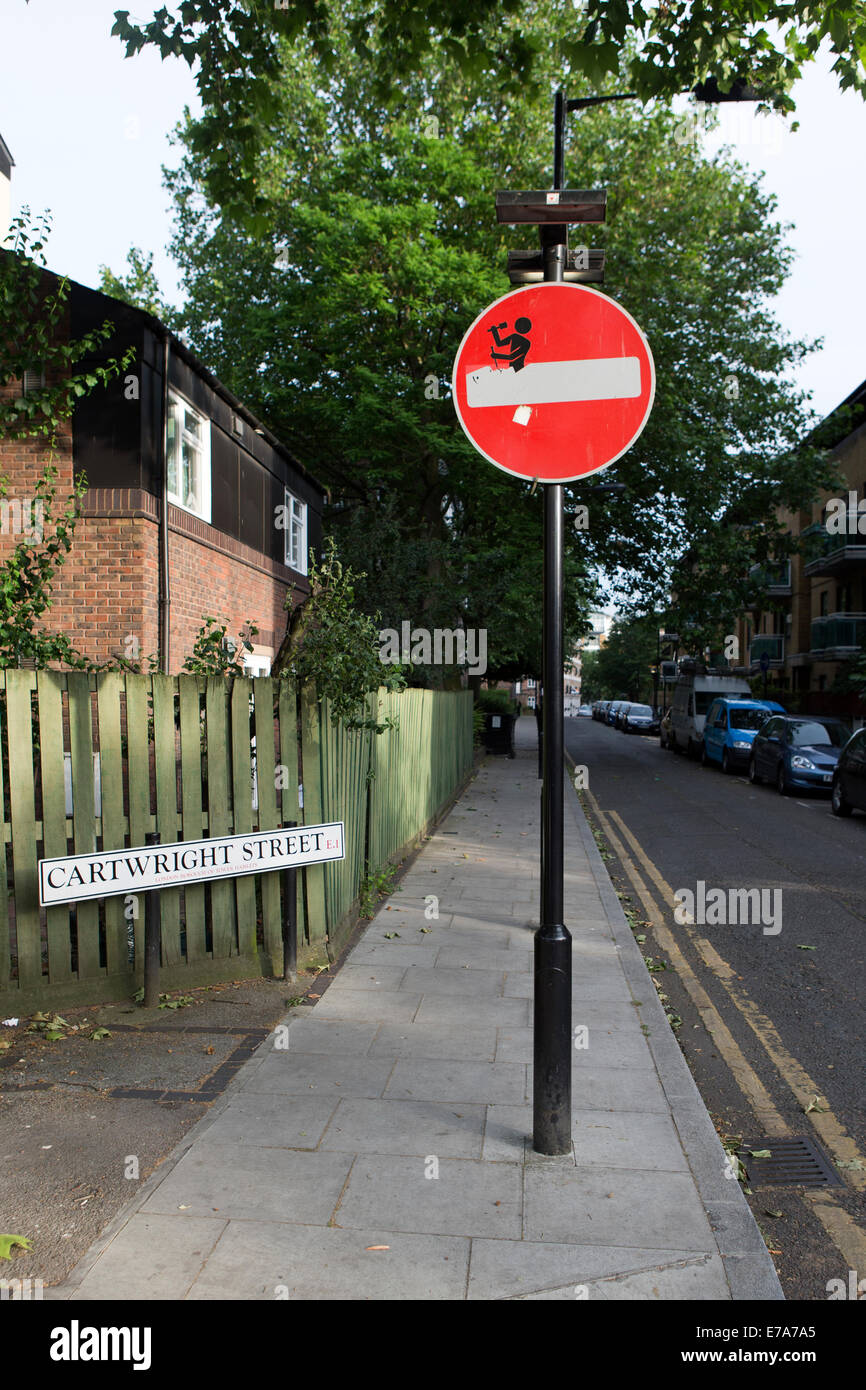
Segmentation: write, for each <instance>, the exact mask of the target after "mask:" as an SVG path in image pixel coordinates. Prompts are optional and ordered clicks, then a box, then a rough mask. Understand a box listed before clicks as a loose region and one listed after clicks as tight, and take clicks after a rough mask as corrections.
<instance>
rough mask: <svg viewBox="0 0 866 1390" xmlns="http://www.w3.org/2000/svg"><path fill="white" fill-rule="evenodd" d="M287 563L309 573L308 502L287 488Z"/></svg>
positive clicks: (292, 567) (299, 571)
mask: <svg viewBox="0 0 866 1390" xmlns="http://www.w3.org/2000/svg"><path fill="white" fill-rule="evenodd" d="M286 564H287V565H288V566H289V567H290V568H291V569H293V570H297V571H298V574H306V573H307V504H306V502H301V501H300V500H299V499H298V498H297V497H293V496H292V494H291V493H290V492H289V490H288V488H287V489H286Z"/></svg>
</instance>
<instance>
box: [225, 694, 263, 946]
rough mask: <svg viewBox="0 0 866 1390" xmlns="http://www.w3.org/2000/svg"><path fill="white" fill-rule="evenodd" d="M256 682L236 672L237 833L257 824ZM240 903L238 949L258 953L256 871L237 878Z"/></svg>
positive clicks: (234, 771)
mask: <svg viewBox="0 0 866 1390" xmlns="http://www.w3.org/2000/svg"><path fill="white" fill-rule="evenodd" d="M252 688H253V683H252V681H251V680H249V679H248V678H247V677H246V676H235V679H234V687H233V689H232V706H231V708H232V797H233V801H234V833H235V835H243V834H245V833H246V832H247V831H249V830H252V828H253V770H252V759H251V748H250V696H251V694H252ZM234 883H235V892H236V894H237V905H238V950H239V952H240V954H241V955H242V956H253V955H255V953H256V950H257V945H256V882H255V877H254V876H253V875H252V874H246V875H244V876H243V877H242V878H237V879H235V881H234Z"/></svg>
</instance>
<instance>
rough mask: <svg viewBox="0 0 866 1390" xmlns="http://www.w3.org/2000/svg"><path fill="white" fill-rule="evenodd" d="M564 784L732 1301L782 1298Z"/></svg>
mask: <svg viewBox="0 0 866 1390" xmlns="http://www.w3.org/2000/svg"><path fill="white" fill-rule="evenodd" d="M570 761H571V760H570ZM572 765H573V764H572ZM566 780H567V791H566V809H567V811H568V812H570V814H571V816H572V819H573V821H574V823H575V826H576V828H577V831H578V834H579V835H580V838H581V842H582V844H583V847H584V849H585V851H586V855H587V859H588V860H589V864H590V867H591V869H592V872H593V876H594V878H595V882H596V886H597V888H598V893H599V896H600V898H601V901H602V905H603V907H604V910H605V913H606V915H607V919H608V922H609V924H610V929H611V932H612V933H613V938H614V942H615V944H616V945H617V946H618V947H619V955H620V960H621V963H622V968H623V971H624V973H625V976H626V979H627V981H628V983H629V986H630V987H631V989H632V991H633V992H634V994H635V999H641V1000H642V1001H643V1002H642V1003H641V1004H640V1006H636V1007H635V1013H636V1014H637V1015H638V1016H639V1017H640V1019H641V1022H642V1023H645V1024H646V1028H647V1043H648V1044H649V1048H650V1052H651V1053H652V1057H653V1061H654V1062H655V1065H656V1069H657V1071H658V1074H659V1078H660V1080H661V1084H662V1088H663V1090H664V1093H665V1096H666V1098H667V1101H668V1104H669V1106H670V1109H671V1115H672V1118H673V1121H674V1124H675V1125H676V1128H677V1132H678V1133H679V1136H680V1142H681V1143H682V1146H683V1151H684V1153H685V1155H686V1158H687V1160H688V1163H689V1168H690V1170H691V1172H692V1175H693V1177H694V1180H695V1184H696V1186H697V1189H698V1192H699V1194H700V1197H701V1200H702V1202H703V1204H704V1206H705V1208H706V1211H707V1216H708V1218H709V1220H710V1224H711V1227H712V1229H713V1234H714V1236H715V1239H716V1244H717V1246H718V1249H719V1254H720V1255H721V1257H722V1260H723V1262H724V1266H725V1272H726V1275H727V1279H728V1283H729V1285H730V1289H731V1297H732V1298H733V1299H735V1300H741V1299H761V1300H767V1299H771V1300H772V1299H776V1300H778V1299H784V1297H785V1295H784V1293H783V1291H782V1286H781V1284H780V1282H779V1277H778V1275H777V1273H776V1268H775V1265H774V1264H773V1261H772V1258H771V1256H770V1253H769V1251H768V1250H767V1247H766V1245H765V1243H764V1240H763V1237H762V1235H761V1232H760V1230H759V1229H758V1225H757V1222H756V1221H755V1218H754V1216H753V1214H752V1210H751V1208H750V1207H749V1204H748V1202H747V1201H746V1199H745V1197H744V1195H743V1193H742V1192H741V1191H740V1186H739V1183H738V1182H737V1180H736V1179H735V1178H730V1179H726V1178H725V1176H724V1173H725V1169H726V1166H727V1160H728V1156H727V1154H726V1153H725V1150H724V1148H723V1147H722V1142H721V1140H720V1139H719V1136H718V1134H717V1133H716V1131H715V1128H714V1126H713V1123H712V1120H711V1119H710V1116H709V1113H708V1111H707V1107H706V1105H705V1104H704V1101H703V1098H702V1096H701V1094H700V1092H699V1090H698V1088H697V1086H696V1085H695V1080H694V1077H693V1076H692V1074H691V1072H690V1071H689V1068H688V1064H687V1062H686V1059H685V1057H684V1056H683V1054H682V1051H681V1049H680V1045H679V1043H678V1042H677V1039H676V1037H675V1035H674V1033H673V1031H672V1029H671V1026H670V1024H669V1022H668V1019H667V1016H666V1014H665V1011H664V1009H663V1008H662V1005H661V1001H660V1000H659V998H658V995H657V994H656V990H655V986H654V984H653V982H652V980H651V978H650V977H649V974H648V972H647V968H646V963H645V961H644V959H643V957H642V955H641V951H640V946H639V945H638V943H637V941H635V939H634V935H633V933H632V931H631V928H630V927H629V924H628V921H627V919H626V916H625V913H624V912H623V909H622V904H621V903H620V901H619V898H618V897H617V895H616V891H615V889H614V887H613V884H612V882H611V879H610V875H609V874H608V872H607V869H606V867H605V864H604V860H603V859H602V857H601V854H600V853H599V850H598V846H597V845H596V843H595V838H594V836H593V834H592V830H591V829H590V826H589V823H588V821H587V819H586V816H585V814H584V810H583V806H582V805H581V803H580V799H579V797H578V795H577V792H576V790H575V789H574V787H573V785H572V784H571V781H570V779H566Z"/></svg>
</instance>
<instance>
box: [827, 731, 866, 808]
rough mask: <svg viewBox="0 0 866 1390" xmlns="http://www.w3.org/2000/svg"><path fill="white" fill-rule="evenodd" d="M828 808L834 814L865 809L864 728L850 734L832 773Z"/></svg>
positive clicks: (865, 736) (865, 748)
mask: <svg viewBox="0 0 866 1390" xmlns="http://www.w3.org/2000/svg"><path fill="white" fill-rule="evenodd" d="M830 809H831V810H832V812H833V815H834V816H850V814H851V812H852V811H854V810H857V811H866V729H858V730H857V732H856V733H855V734H852V735H851V737H850V738H849V740H848V742H847V743H846V744H845V747H844V748H843V749H842V752H841V753H840V754H839V761H838V762H837V764H836V769H835V771H834V773H833V782H832V787H831V792H830Z"/></svg>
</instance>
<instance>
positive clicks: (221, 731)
mask: <svg viewBox="0 0 866 1390" xmlns="http://www.w3.org/2000/svg"><path fill="white" fill-rule="evenodd" d="M205 716H206V748H207V816H208V835H227V834H228V833H229V816H230V812H229V787H228V769H229V763H228V758H229V744H228V703H227V700H226V683H225V679H224V678H223V677H222V676H212V677H209V678H208V682H207V687H206V690H205ZM210 902H211V925H212V949H213V958H214V960H222V959H225V958H227V957H228V956H233V955H236V954H237V947H236V945H235V895H234V887H233V885H232V882H231V880H230V879H218V880H217V881H216V882H214V883H212V884H211V887H210Z"/></svg>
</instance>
